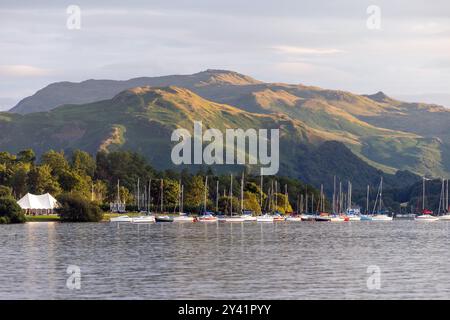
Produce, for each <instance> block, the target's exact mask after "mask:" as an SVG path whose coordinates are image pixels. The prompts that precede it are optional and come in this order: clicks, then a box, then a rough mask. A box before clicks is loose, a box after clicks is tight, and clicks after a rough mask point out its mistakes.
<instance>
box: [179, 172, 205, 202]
mask: <svg viewBox="0 0 450 320" xmlns="http://www.w3.org/2000/svg"><path fill="white" fill-rule="evenodd" d="M204 197H205V182H204V181H203V177H201V176H193V177H192V179H191V180H190V181H188V182H187V186H186V192H185V196H184V202H185V204H186V207H200V206H201V205H202V204H203V202H204Z"/></svg>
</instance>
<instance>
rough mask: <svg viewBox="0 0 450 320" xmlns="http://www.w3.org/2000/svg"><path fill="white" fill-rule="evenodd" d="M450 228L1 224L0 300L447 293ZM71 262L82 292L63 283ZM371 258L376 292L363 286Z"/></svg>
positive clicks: (438, 295)
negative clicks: (376, 278) (376, 276)
mask: <svg viewBox="0 0 450 320" xmlns="http://www.w3.org/2000/svg"><path fill="white" fill-rule="evenodd" d="M448 231H449V223H446V222H443V223H432V224H431V223H430V224H426V223H416V222H414V221H394V222H392V223H364V222H360V223H356V222H355V223H342V224H333V223H268V224H264V223H236V224H233V223H194V224H192V223H185V224H183V223H180V224H178V223H159V224H151V225H133V224H121V225H120V226H118V225H116V224H109V223H92V224H91V223H87V224H70V223H67V224H60V223H27V224H25V225H8V226H0V241H1V243H2V246H1V249H0V250H1V254H0V265H1V267H2V270H3V272H2V273H1V274H0V298H3V299H4V298H27V299H31V298H33V299H42V298H44V299H57V298H60V299H89V298H106V299H113V298H117V299H166V298H168V299H177V298H178V299H181V298H187V299H206V298H212V299H233V298H234V299H238V298H244V299H251V298H254V299H270V298H274V299H301V298H306V299H308V298H318V299H329V298H347V299H355V298H387V299H389V298H449V297H450V285H449V280H450V276H449V273H448V270H449V267H450V263H449V258H450V253H449V250H448V248H449V245H450V243H449V237H448ZM70 264H73V265H78V266H79V267H80V268H81V274H82V282H81V290H69V289H68V288H67V287H66V280H67V277H68V275H67V274H66V269H67V266H68V265H70ZM370 265H375V266H379V267H380V269H381V289H380V290H369V289H368V288H367V285H366V281H367V277H368V276H369V274H367V267H368V266H370ZM430 266H432V268H430Z"/></svg>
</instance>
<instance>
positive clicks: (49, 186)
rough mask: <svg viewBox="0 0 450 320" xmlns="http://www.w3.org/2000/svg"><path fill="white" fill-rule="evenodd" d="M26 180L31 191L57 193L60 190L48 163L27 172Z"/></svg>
mask: <svg viewBox="0 0 450 320" xmlns="http://www.w3.org/2000/svg"><path fill="white" fill-rule="evenodd" d="M28 181H29V185H30V190H31V192H32V193H36V194H43V193H47V192H48V193H51V194H54V195H57V194H59V193H60V192H61V188H60V186H59V183H58V181H56V180H55V179H54V178H53V177H52V174H51V168H50V166H48V165H41V166H37V167H34V168H33V169H31V170H30V172H29V174H28Z"/></svg>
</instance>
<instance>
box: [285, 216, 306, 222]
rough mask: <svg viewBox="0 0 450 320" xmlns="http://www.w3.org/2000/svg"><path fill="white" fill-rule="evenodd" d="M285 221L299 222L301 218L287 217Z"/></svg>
mask: <svg viewBox="0 0 450 320" xmlns="http://www.w3.org/2000/svg"><path fill="white" fill-rule="evenodd" d="M286 221H290V222H301V221H302V218H301V217H287V218H286Z"/></svg>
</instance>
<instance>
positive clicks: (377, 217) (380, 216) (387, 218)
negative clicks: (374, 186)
mask: <svg viewBox="0 0 450 320" xmlns="http://www.w3.org/2000/svg"><path fill="white" fill-rule="evenodd" d="M378 199H379V201H378ZM377 201H378V205H379V209H378V213H377V214H374V215H372V221H392V219H393V218H392V217H390V216H388V215H387V214H384V213H382V212H383V211H382V208H383V177H381V180H380V186H379V188H378V194H377V198H376V199H375V205H374V208H373V211H374V213H375V210H376V207H377Z"/></svg>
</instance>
